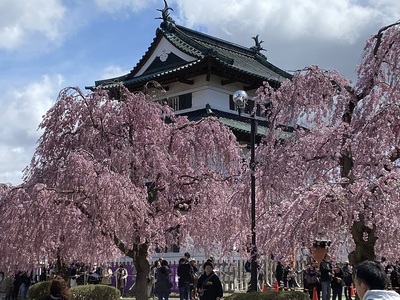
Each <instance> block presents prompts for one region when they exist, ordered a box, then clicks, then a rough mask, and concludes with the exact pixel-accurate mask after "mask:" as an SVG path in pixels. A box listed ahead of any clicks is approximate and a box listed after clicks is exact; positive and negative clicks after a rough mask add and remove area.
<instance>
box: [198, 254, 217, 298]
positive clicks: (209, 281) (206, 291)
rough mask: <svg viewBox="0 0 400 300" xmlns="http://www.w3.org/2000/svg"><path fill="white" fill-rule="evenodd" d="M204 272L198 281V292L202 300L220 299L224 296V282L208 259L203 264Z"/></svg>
mask: <svg viewBox="0 0 400 300" xmlns="http://www.w3.org/2000/svg"><path fill="white" fill-rule="evenodd" d="M203 269H204V273H203V274H202V275H201V276H200V278H199V281H198V282H197V292H198V295H199V296H200V300H220V299H221V298H222V296H223V290H222V284H221V281H220V280H219V278H218V276H217V274H215V273H214V271H213V269H214V268H213V265H212V263H211V262H209V261H207V262H205V263H204V265H203Z"/></svg>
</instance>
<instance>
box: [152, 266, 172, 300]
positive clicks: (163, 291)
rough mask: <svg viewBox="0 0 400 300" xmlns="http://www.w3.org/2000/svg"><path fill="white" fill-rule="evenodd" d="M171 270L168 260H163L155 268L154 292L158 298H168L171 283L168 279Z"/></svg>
mask: <svg viewBox="0 0 400 300" xmlns="http://www.w3.org/2000/svg"><path fill="white" fill-rule="evenodd" d="M170 274H171V270H170V268H169V266H168V262H167V261H166V260H163V261H162V262H161V267H159V268H157V271H156V280H157V281H156V285H155V290H154V292H155V293H156V294H157V295H158V300H162V299H165V300H168V298H169V294H170V293H171V288H172V283H171V281H170V280H169V276H170Z"/></svg>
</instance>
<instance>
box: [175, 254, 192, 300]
mask: <svg viewBox="0 0 400 300" xmlns="http://www.w3.org/2000/svg"><path fill="white" fill-rule="evenodd" d="M192 283H193V277H192V268H191V266H190V264H189V263H188V262H187V261H186V259H185V258H183V257H182V258H181V259H180V260H179V266H178V287H179V298H180V300H189V292H190V284H192Z"/></svg>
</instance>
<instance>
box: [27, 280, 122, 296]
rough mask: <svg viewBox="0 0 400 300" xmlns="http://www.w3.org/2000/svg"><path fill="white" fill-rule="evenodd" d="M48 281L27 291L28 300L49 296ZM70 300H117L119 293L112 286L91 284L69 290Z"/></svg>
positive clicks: (39, 283) (37, 284)
mask: <svg viewBox="0 0 400 300" xmlns="http://www.w3.org/2000/svg"><path fill="white" fill-rule="evenodd" d="M49 288H50V281H43V282H38V283H35V284H34V285H32V286H31V287H30V288H29V290H28V299H29V300H43V299H44V298H46V296H47V295H48V294H49ZM71 294H72V299H71V300H117V299H119V298H120V296H121V293H120V292H119V290H117V289H116V288H115V287H113V286H108V285H101V284H91V285H79V286H76V287H73V288H71Z"/></svg>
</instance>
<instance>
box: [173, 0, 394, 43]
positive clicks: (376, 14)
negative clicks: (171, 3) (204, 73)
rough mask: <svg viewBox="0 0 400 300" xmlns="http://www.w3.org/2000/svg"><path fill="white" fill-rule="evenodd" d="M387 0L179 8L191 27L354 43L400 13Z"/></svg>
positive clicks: (277, 0)
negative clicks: (383, 0) (373, 26)
mask: <svg viewBox="0 0 400 300" xmlns="http://www.w3.org/2000/svg"><path fill="white" fill-rule="evenodd" d="M375 2H377V3H380V2H379V1H375ZM386 2H389V4H390V5H391V6H385V7H383V6H382V5H379V4H373V3H372V2H371V5H369V6H366V5H362V4H363V3H365V1H361V2H360V3H357V2H356V1H351V0H323V1H321V0H298V1H292V0H258V1H250V0H246V1H232V0H219V1H218V2H216V1H214V0H203V1H201V2H200V1H192V0H181V1H179V3H178V6H179V9H178V11H179V13H180V16H179V18H180V19H181V20H184V21H185V23H186V24H187V25H188V26H189V27H190V26H196V25H205V26H207V27H208V28H214V29H213V31H214V32H218V31H220V32H224V33H225V34H227V35H232V36H235V35H239V34H240V32H251V33H250V34H253V32H257V31H266V32H268V33H270V34H271V33H273V34H274V35H276V36H283V37H285V39H288V38H289V39H291V40H299V39H304V38H307V39H308V38H310V37H312V38H315V39H317V40H334V41H337V40H340V41H342V42H344V43H354V41H355V40H356V39H358V38H359V36H360V33H361V32H362V28H363V27H367V26H369V25H370V24H371V23H375V24H377V23H382V22H387V21H388V19H389V17H388V16H389V15H391V16H394V15H397V16H399V13H400V6H399V4H398V1H397V6H396V5H395V3H394V1H386ZM216 28H219V30H218V29H216Z"/></svg>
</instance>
